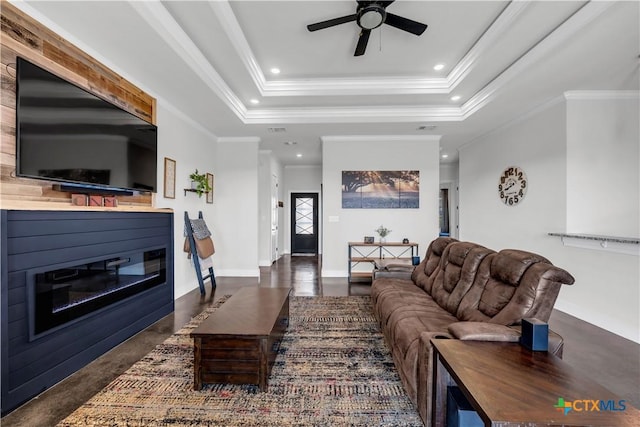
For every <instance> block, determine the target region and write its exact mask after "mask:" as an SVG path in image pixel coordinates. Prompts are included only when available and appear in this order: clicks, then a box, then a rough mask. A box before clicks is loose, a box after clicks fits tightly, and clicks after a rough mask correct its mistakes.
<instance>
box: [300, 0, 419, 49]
mask: <svg viewBox="0 0 640 427" xmlns="http://www.w3.org/2000/svg"><path fill="white" fill-rule="evenodd" d="M394 1H395V0H388V1H367V0H357V1H356V3H357V4H358V5H357V7H356V13H355V14H353V15H346V16H341V17H339V18H334V19H329V20H327V21H322V22H317V23H315V24H310V25H307V29H308V30H309V31H318V30H323V29H325V28H329V27H334V26H336V25H340V24H346V23H347V22H353V21H356V24H358V27H360V28H361V29H362V31H360V35H359V37H358V44H357V46H356V51H355V53H354V56H361V55H364V53H365V51H366V50H367V43H368V42H369V35H370V34H371V30H373V29H376V28H378V27H380V26H381V25H382V24H387V25H391V26H392V27H395V28H397V29H399V30H402V31H406V32H408V33H411V34H415V35H416V36H419V35H421V34H422V33H424V31H425V30H426V29H427V25H426V24H422V23H420V22H417V21H413V20H411V19H408V18H404V17H402V16H398V15H394V14H393V13H389V12H387V9H386V8H387V6H389V5H390V4H391V3H393V2H394Z"/></svg>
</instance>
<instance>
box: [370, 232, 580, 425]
mask: <svg viewBox="0 0 640 427" xmlns="http://www.w3.org/2000/svg"><path fill="white" fill-rule="evenodd" d="M573 282H574V278H573V277H572V276H571V275H570V274H569V273H567V272H566V271H565V270H562V269H560V268H558V267H555V266H554V265H552V264H551V263H550V262H549V261H548V260H547V259H546V258H544V257H542V256H540V255H536V254H534V253H531V252H525V251H521V250H515V249H505V250H502V251H500V252H496V251H493V250H491V249H488V248H485V247H483V246H480V245H478V244H475V243H471V242H461V241H457V240H456V239H452V238H446V237H441V238H438V239H436V240H434V241H433V242H431V244H430V245H429V248H428V249H427V253H426V256H425V258H424V259H423V260H422V262H421V263H420V264H419V265H418V266H416V267H415V269H413V270H409V271H406V270H405V271H404V272H403V271H402V268H390V269H388V270H386V271H377V272H375V275H374V280H373V283H372V285H371V297H372V302H373V311H374V314H375V316H376V318H377V320H378V322H379V323H380V328H381V330H382V333H383V335H384V337H385V340H386V342H387V345H388V346H389V348H390V349H391V353H392V356H393V360H394V363H395V366H396V368H397V370H398V373H399V375H400V378H401V380H402V383H403V385H404V388H405V390H406V391H407V394H408V396H409V397H410V399H411V400H412V401H413V403H414V404H415V405H416V407H417V408H418V411H419V413H420V416H421V418H422V420H423V422H424V423H425V425H427V426H428V425H431V390H432V369H433V366H432V363H433V357H432V347H431V343H430V340H431V338H455V339H465V340H483V341H511V342H517V341H518V340H519V337H520V329H519V325H520V322H521V320H522V319H523V318H531V317H533V318H537V319H539V320H542V321H545V322H547V321H548V320H549V316H550V315H551V310H552V309H553V305H554V303H555V301H556V298H557V296H558V293H559V291H560V287H561V285H562V284H568V285H570V284H573ZM562 346H563V340H562V337H560V336H559V335H558V334H555V333H554V332H552V331H550V332H549V351H551V352H553V353H554V354H556V355H558V356H560V357H562Z"/></svg>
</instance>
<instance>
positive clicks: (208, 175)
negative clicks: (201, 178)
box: [207, 173, 213, 203]
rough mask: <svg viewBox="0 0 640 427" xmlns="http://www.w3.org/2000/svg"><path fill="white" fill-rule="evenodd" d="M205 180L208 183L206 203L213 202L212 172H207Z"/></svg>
mask: <svg viewBox="0 0 640 427" xmlns="http://www.w3.org/2000/svg"><path fill="white" fill-rule="evenodd" d="M207 182H208V183H209V188H210V189H211V190H209V192H208V193H207V203H213V174H211V173H207Z"/></svg>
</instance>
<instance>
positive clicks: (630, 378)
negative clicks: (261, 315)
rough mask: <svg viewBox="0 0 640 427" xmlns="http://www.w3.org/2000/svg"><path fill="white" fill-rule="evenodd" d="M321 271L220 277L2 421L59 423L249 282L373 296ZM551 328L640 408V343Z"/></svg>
mask: <svg viewBox="0 0 640 427" xmlns="http://www.w3.org/2000/svg"><path fill="white" fill-rule="evenodd" d="M319 270H320V268H319V260H318V258H317V257H308V256H304V257H290V256H284V257H282V258H281V259H279V260H278V261H277V262H276V263H274V264H273V266H272V267H270V268H261V270H260V278H259V279H257V278H231V277H219V278H218V280H217V282H218V287H217V288H216V289H215V290H214V291H213V292H212V291H211V289H210V287H208V288H207V294H206V295H204V296H201V295H200V293H199V292H198V290H197V289H196V290H193V291H192V292H189V293H188V294H186V295H184V296H182V297H180V298H178V299H177V300H176V304H175V312H174V313H172V314H171V315H169V316H167V317H165V318H163V319H161V320H160V321H158V322H156V323H155V324H153V325H152V326H150V327H149V328H147V329H146V330H144V331H142V332H140V333H139V334H137V335H135V336H134V337H132V338H130V339H129V340H127V341H126V342H124V343H122V344H120V345H119V346H117V347H116V348H114V349H112V350H111V351H110V352H108V353H107V354H105V355H103V356H102V357H100V358H98V359H97V360H95V361H94V362H92V363H91V364H89V365H88V366H86V367H85V368H83V369H81V370H80V371H78V372H77V373H75V374H74V375H72V376H70V377H68V378H67V379H65V380H64V381H61V382H60V383H59V384H57V385H56V386H54V387H52V388H51V389H49V390H47V391H45V392H44V393H42V394H41V395H40V396H38V397H37V398H35V399H33V400H31V401H30V402H28V403H26V404H25V405H23V406H21V407H20V408H18V409H16V410H15V411H13V412H12V413H10V414H8V415H7V416H5V417H3V418H2V419H1V420H0V424H1V425H2V426H3V427H8V426H25V427H33V426H39V427H43V426H53V425H55V424H56V423H58V422H59V421H61V420H62V419H64V418H65V417H66V416H67V415H68V414H70V413H71V412H73V411H74V410H75V409H76V408H77V407H79V406H80V405H81V404H82V403H84V402H85V401H87V400H88V399H89V398H91V396H93V395H94V394H95V393H97V392H98V391H100V390H101V389H102V388H104V387H105V386H106V385H107V384H109V382H111V381H112V380H113V379H115V378H116V377H117V376H119V375H120V374H121V373H123V372H124V371H126V370H127V369H128V368H129V367H130V366H131V365H132V364H133V363H135V362H136V361H138V360H139V359H141V358H142V357H143V356H144V355H145V354H147V353H148V352H150V351H151V350H152V349H153V348H154V347H155V346H156V345H158V344H160V343H162V342H163V341H164V340H165V339H166V338H167V337H169V336H170V335H171V334H172V333H174V332H175V331H177V330H178V329H180V328H182V326H184V325H185V324H186V323H187V322H188V321H189V320H190V319H191V318H192V317H193V316H195V315H196V314H198V313H200V312H202V310H204V309H205V308H206V307H207V306H209V305H211V304H212V303H213V302H214V301H215V300H216V299H217V298H219V297H220V296H222V295H230V294H233V293H234V292H235V291H237V290H238V289H240V288H242V287H244V286H262V287H291V288H293V292H292V294H293V295H296V296H312V295H333V296H341V295H344V296H346V295H368V294H369V289H370V288H369V285H368V284H349V283H348V282H347V280H346V279H345V278H321V277H319ZM550 327H551V329H553V330H554V331H556V332H558V333H559V334H561V335H562V336H563V337H564V338H565V343H566V344H565V351H564V359H565V360H566V361H567V362H569V363H570V364H571V365H572V366H573V367H574V368H575V369H578V370H579V371H581V372H583V373H584V375H585V376H588V377H591V378H593V379H594V380H596V381H598V382H599V383H601V384H602V385H604V386H605V387H607V388H608V389H610V390H611V391H613V392H615V393H617V394H618V395H619V396H621V398H623V399H626V400H627V402H629V403H631V404H632V405H633V406H635V407H640V386H639V384H640V345H638V344H636V343H634V342H632V341H629V340H626V339H624V338H621V337H619V336H617V335H614V334H612V333H610V332H607V331H605V330H603V329H600V328H597V327H595V326H593V325H590V324H588V323H586V322H583V321H581V320H578V319H576V318H574V317H572V316H569V315H567V314H565V313H562V312H559V311H554V313H553V315H552V316H551V321H550ZM587 398H590V399H591V398H593V399H597V396H585V399H587Z"/></svg>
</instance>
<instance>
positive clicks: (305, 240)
mask: <svg viewBox="0 0 640 427" xmlns="http://www.w3.org/2000/svg"><path fill="white" fill-rule="evenodd" d="M317 253H318V193H291V254H293V255H295V254H317Z"/></svg>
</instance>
